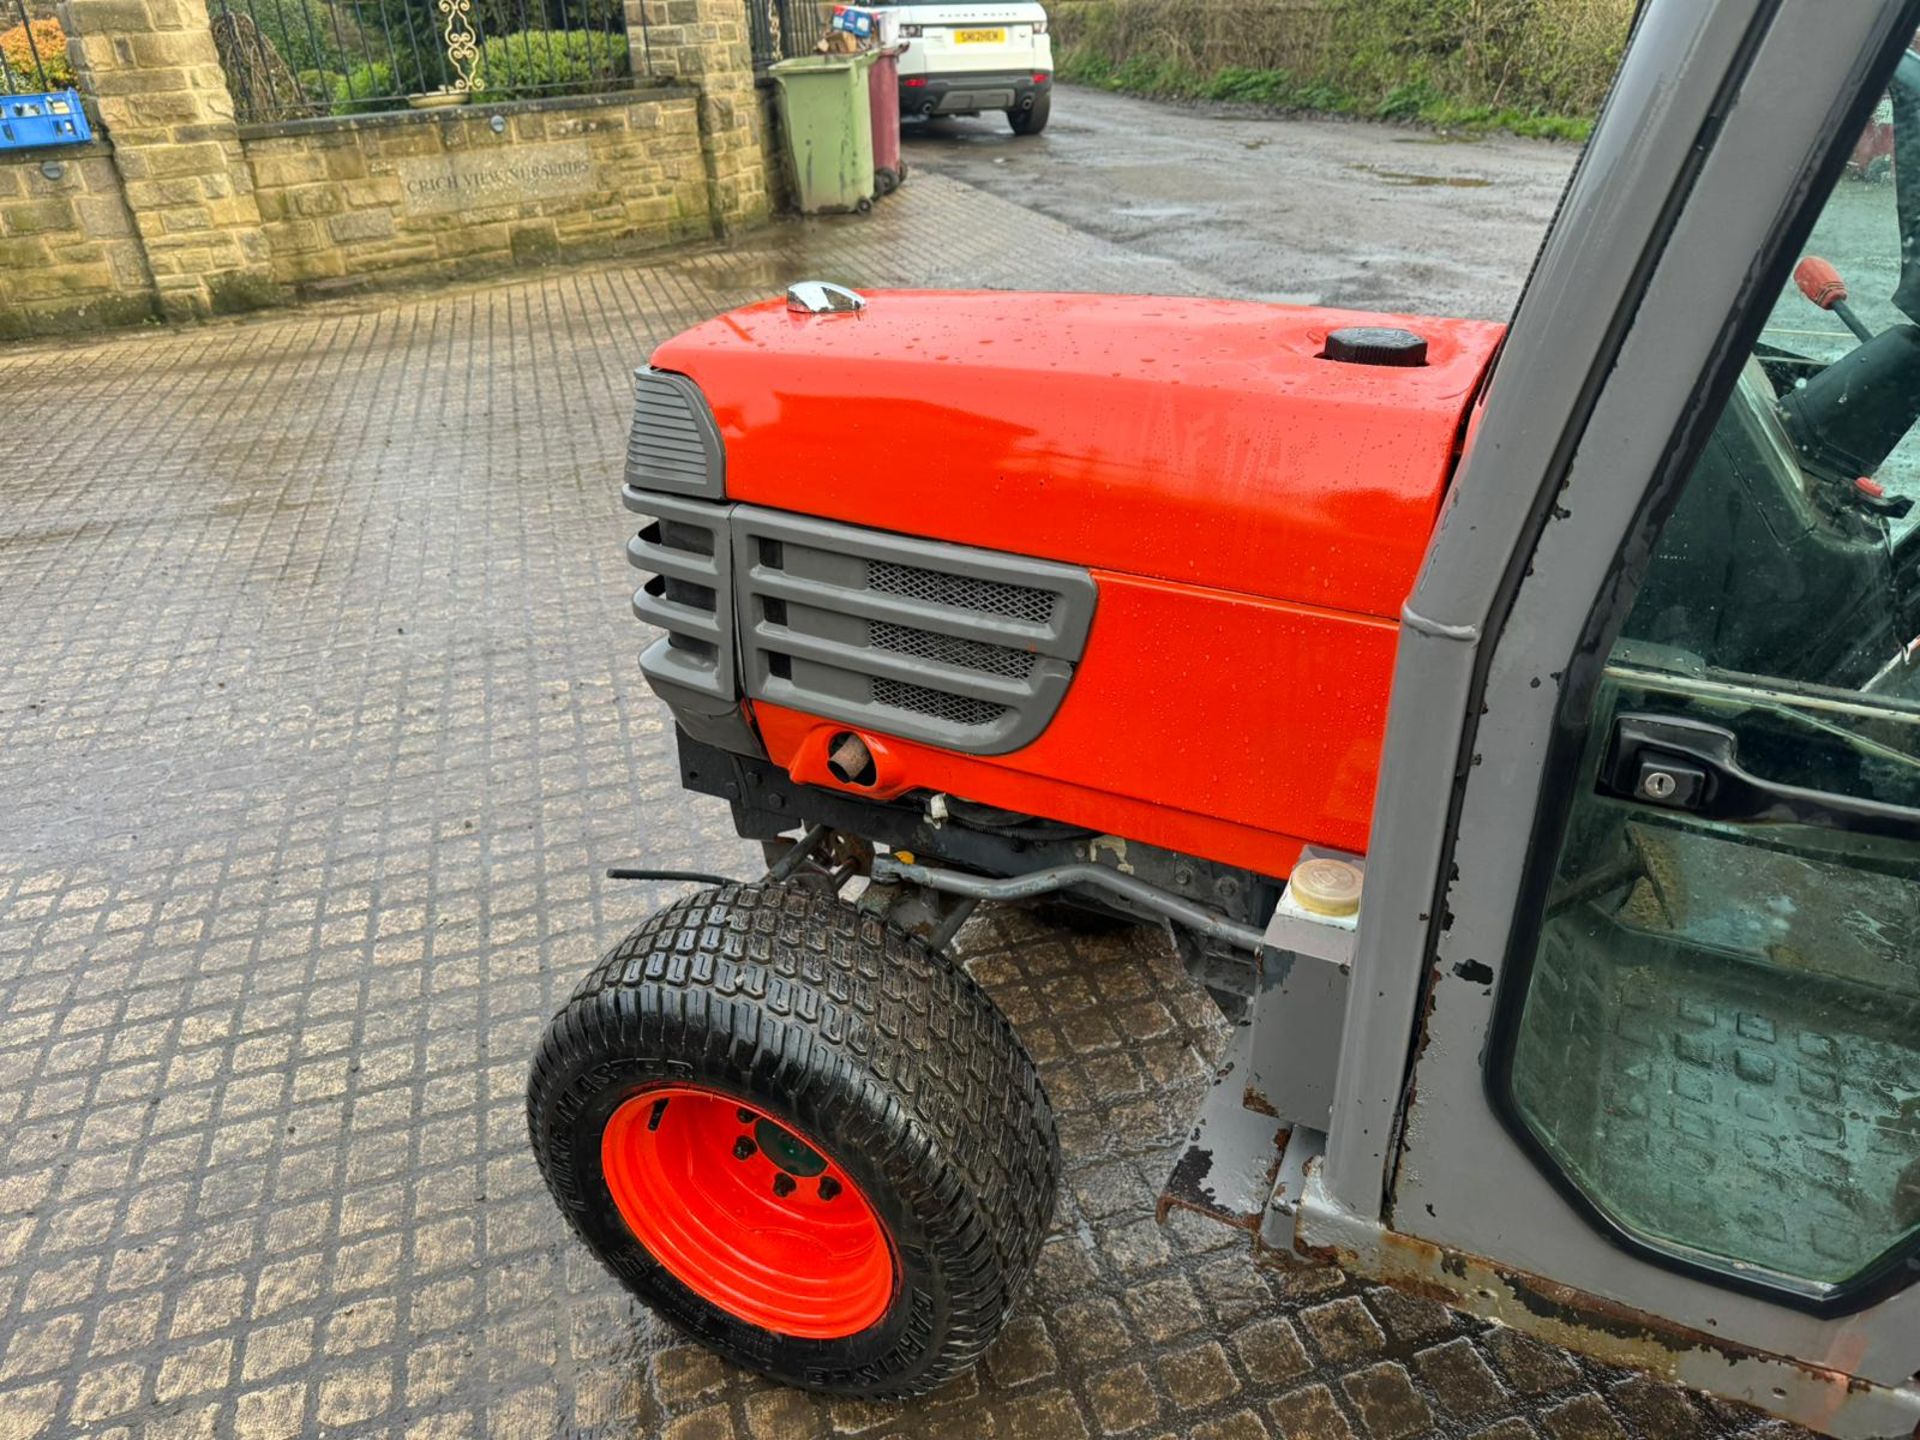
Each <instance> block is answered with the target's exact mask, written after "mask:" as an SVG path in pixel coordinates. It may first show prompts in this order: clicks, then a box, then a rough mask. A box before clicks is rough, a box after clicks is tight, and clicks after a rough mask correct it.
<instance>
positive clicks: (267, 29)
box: [243, 0, 366, 73]
mask: <svg viewBox="0 0 1920 1440" xmlns="http://www.w3.org/2000/svg"><path fill="white" fill-rule="evenodd" d="M243 8H244V7H243ZM248 13H249V14H251V15H252V16H253V23H254V24H255V25H256V26H257V27H259V30H260V33H261V35H263V36H265V37H266V39H267V40H268V41H269V42H270V43H271V44H272V45H273V48H274V53H276V54H277V55H279V57H280V58H281V59H282V60H284V61H286V62H287V68H288V69H289V70H292V71H294V72H296V73H297V72H299V71H302V70H345V69H347V67H348V66H349V65H350V64H351V63H352V61H353V57H354V56H356V55H364V54H365V53H366V42H365V40H364V39H363V38H362V36H361V34H360V27H359V25H358V23H357V22H356V21H355V20H354V18H353V13H352V12H351V11H350V10H346V9H343V8H340V7H336V6H333V5H330V4H328V3H327V0H254V4H253V6H252V7H251V9H250V10H248Z"/></svg>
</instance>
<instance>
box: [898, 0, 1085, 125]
mask: <svg viewBox="0 0 1920 1440" xmlns="http://www.w3.org/2000/svg"><path fill="white" fill-rule="evenodd" d="M875 11H876V14H878V15H880V16H891V17H895V18H896V19H897V22H898V25H899V30H898V31H897V39H898V40H899V41H900V42H901V43H903V44H905V46H906V47H907V48H906V51H905V53H903V54H902V55H901V56H900V114H901V115H902V116H903V117H907V118H912V117H915V116H925V115H978V114H980V113H981V112H982V111H986V110H1001V111H1004V112H1005V113H1006V117H1007V123H1008V124H1009V125H1011V126H1013V131H1014V134H1016V135H1038V134H1039V133H1040V132H1041V131H1042V130H1044V129H1046V128H1047V115H1048V112H1049V111H1050V110H1051V109H1052V108H1053V41H1052V40H1051V39H1049V38H1048V36H1047V12H1046V11H1045V10H1043V9H1041V8H1040V6H1038V5H1036V4H1034V3H1032V0H1017V3H1013V4H1002V5H993V4H972V5H884V6H876V7H875ZM882 24H883V26H884V25H885V21H884V20H883V21H882Z"/></svg>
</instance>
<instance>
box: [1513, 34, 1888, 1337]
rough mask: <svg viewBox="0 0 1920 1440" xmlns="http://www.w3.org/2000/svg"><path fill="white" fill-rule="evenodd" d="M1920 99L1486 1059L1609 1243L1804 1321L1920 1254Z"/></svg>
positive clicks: (1581, 801) (1653, 588) (1709, 492)
mask: <svg viewBox="0 0 1920 1440" xmlns="http://www.w3.org/2000/svg"><path fill="white" fill-rule="evenodd" d="M1916 82H1920V60H1915V59H1914V58H1913V57H1911V56H1909V57H1908V60H1907V61H1905V62H1903V64H1902V69H1901V72H1900V76H1899V77H1898V78H1897V79H1896V82H1895V85H1894V88H1893V92H1892V95H1891V97H1890V99H1889V101H1888V103H1887V104H1885V105H1883V107H1882V111H1881V114H1880V115H1879V116H1878V117H1877V118H1876V122H1875V124H1874V125H1873V126H1872V127H1870V128H1869V130H1868V132H1867V134H1866V135H1864V136H1863V137H1861V139H1860V142H1859V144H1858V145H1857V146H1856V148H1855V151H1854V156H1853V160H1852V161H1851V162H1850V163H1849V165H1848V168H1847V171H1846V173H1845V175H1844V176H1843V177H1842V178H1841V179H1840V180H1839V181H1838V182H1837V184H1836V186H1835V188H1834V190H1833V192H1832V194H1831V195H1830V197H1829V198H1828V200H1827V202H1826V204H1825V207H1824V209H1823V211H1822V213H1821V215H1820V218H1819V220H1818V223H1817V224H1816V226H1815V228H1814V231H1813V235H1812V239H1811V240H1810V241H1809V244H1808V247H1807V254H1808V255H1809V256H1811V257H1816V258H1817V260H1818V261H1820V262H1823V263H1804V262H1803V264H1802V266H1801V270H1800V281H1799V282H1798V283H1789V284H1788V285H1787V286H1786V287H1785V288H1784V290H1783V291H1782V293H1781V294H1780V296H1779V298H1778V300H1777V303H1775V304H1773V305H1772V307H1771V310H1770V314H1769V315H1768V317H1767V320H1766V324H1765V327H1764V329H1763V332H1762V334H1761V338H1760V341H1759V343H1758V344H1757V345H1756V346H1755V347H1754V350H1753V353H1752V355H1751V356H1750V358H1749V359H1748V361H1747V363H1746V365H1745V366H1744V368H1743V370H1742V373H1741V375H1740V377H1739V380H1738V383H1737V384H1736V386H1735V388H1734V391H1733V394H1732V396H1731V398H1730V399H1729V400H1728V402H1727V404H1726V406H1725V408H1724V410H1723V411H1722V413H1721V415H1720V417H1719V420H1718V422H1717V425H1716V427H1715V429H1714V431H1713V434H1712V437H1711V439H1710V441H1709V443H1708V445H1707V447H1706V449H1705V451H1704V453H1703V454H1702V456H1701V458H1700V459H1699V461H1698V462H1697V464H1696V466H1695V468H1694V470H1693V473H1692V474H1691V476H1690V477H1689V479H1688V481H1687V483H1686V486H1685V489H1684V491H1683V492H1682V494H1681V496H1680V498H1679V500H1678V503H1677V506H1676V508H1675V510H1674V512H1673V514H1672V516H1671V518H1670V519H1669V520H1668V522H1667V524H1666V525H1665V527H1664V529H1663V530H1662V532H1661V535H1660V537H1659V541H1658V546H1657V549H1656V552H1655V555H1654V558H1653V560H1652V562H1651V565H1650V567H1649V570H1648V572H1647V575H1646V578H1645V580H1644V582H1643V584H1642V586H1641V588H1640V591H1639V593H1638V595H1637V597H1636V599H1635V601H1634V604H1633V607H1632V609H1631V611H1630V613H1629V614H1628V616H1627V617H1626V619H1625V621H1624V623H1623V624H1622V626H1621V628H1620V638H1619V639H1618V641H1617V642H1616V643H1615V645H1614V647H1613V650H1612V652H1611V656H1610V660H1609V664H1608V667H1607V672H1606V677H1605V680H1604V682H1603V683H1602V684H1601V686H1600V687H1599V690H1598V693H1597V697H1596V700H1595V702H1594V709H1593V712H1592V715H1591V717H1590V719H1591V725H1590V729H1589V732H1588V733H1589V740H1588V742H1587V747H1586V751H1585V753H1584V755H1583V757H1582V759H1581V765H1580V770H1579V773H1578V774H1577V775H1576V776H1575V777H1574V784H1575V785H1576V787H1577V789H1576V794H1577V797H1578V798H1577V799H1576V800H1575V802H1574V806H1573V812H1572V816H1571V819H1570V822H1569V825H1568V828H1567V831H1566V833H1565V835H1564V837H1563V839H1562V842H1561V849H1560V854H1559V858H1558V862H1557V865H1556V869H1555V872H1554V880H1553V884H1552V887H1551V889H1550V892H1549V894H1548V896H1547V899H1546V908H1545V913H1544V919H1543V921H1542V924H1541V928H1540V930H1539V932H1538V941H1537V944H1536V945H1535V946H1534V947H1533V948H1532V951H1531V954H1530V956H1523V963H1522V965H1521V966H1520V967H1518V968H1516V970H1515V972H1514V975H1513V977H1512V979H1513V982H1514V983H1515V985H1516V986H1517V988H1516V991H1515V996H1516V997H1517V1003H1515V1004H1512V1005H1511V1006H1510V1007H1509V1008H1508V1009H1507V1011H1506V1012H1505V1014H1506V1017H1507V1018H1506V1022H1505V1023H1506V1025H1507V1029H1506V1031H1505V1032H1504V1035H1503V1037H1502V1043H1501V1045H1499V1046H1497V1047H1496V1049H1495V1052H1494V1058H1493V1061H1492V1063H1493V1067H1494V1073H1493V1077H1492V1078H1493V1081H1494V1091H1495V1094H1496V1096H1497V1097H1499V1099H1500V1101H1501V1103H1502V1105H1503V1107H1504V1108H1505V1109H1506V1111H1507V1115H1508V1119H1509V1121H1510V1123H1512V1124H1514V1125H1515V1127H1516V1128H1517V1129H1518V1130H1519V1131H1520V1132H1521V1133H1522V1135H1523V1138H1525V1139H1527V1140H1528V1141H1529V1144H1530V1147H1531V1148H1533V1150H1534V1152H1535V1154H1536V1156H1537V1157H1538V1159H1539V1160H1540V1161H1541V1163H1542V1164H1543V1165H1545V1166H1546V1167H1547V1168H1548V1169H1549V1171H1550V1172H1552V1173H1553V1174H1554V1175H1555V1176H1556V1178H1557V1179H1559V1180H1560V1181H1561V1182H1562V1183H1563V1185H1564V1186H1565V1187H1566V1188H1567V1189H1568V1190H1569V1191H1570V1192H1571V1193H1574V1194H1575V1195H1577V1196H1578V1198H1579V1199H1580V1200H1581V1201H1582V1202H1583V1204H1584V1205H1585V1206H1586V1207H1587V1208H1588V1209H1589V1211H1590V1213H1591V1214H1592V1216H1593V1217H1594V1218H1595V1220H1596V1221H1597V1223H1599V1224H1601V1225H1602V1226H1604V1227H1605V1228H1608V1229H1609V1230H1611V1231H1613V1232H1614V1233H1615V1234H1616V1236H1617V1237H1618V1238H1620V1239H1622V1240H1623V1241H1625V1242H1626V1243H1628V1244H1629V1245H1630V1246H1632V1247H1634V1248H1637V1249H1640V1250H1642V1251H1643V1252H1645V1253H1648V1254H1649V1255H1650V1256H1651V1257H1652V1258H1655V1259H1656V1260H1665V1261H1667V1262H1669V1263H1671V1264H1673V1265H1675V1266H1676V1267H1679V1268H1683V1269H1688V1270H1693V1271H1707V1272H1713V1273H1718V1274H1720V1275H1722V1276H1725V1277H1727V1279H1728V1280H1729V1281H1731V1282H1733V1283H1737V1284H1739V1285H1740V1286H1742V1287H1743V1288H1749V1289H1751V1288H1755V1287H1758V1288H1763V1289H1769V1290H1772V1291H1776V1292H1778V1293H1779V1294H1781V1295H1782V1296H1785V1297H1787V1298H1788V1299H1789V1300H1790V1301H1793V1302H1796V1303H1803V1304H1806V1305H1808V1306H1809V1307H1810V1308H1820V1307H1822V1306H1827V1307H1832V1306H1835V1305H1837V1304H1838V1303H1840V1302H1843V1301H1845V1300H1846V1299H1847V1297H1850V1296H1860V1295H1864V1294H1866V1293H1867V1292H1869V1291H1872V1290H1874V1289H1875V1287H1879V1288H1880V1289H1885V1288H1887V1287H1889V1286H1892V1285H1897V1284H1900V1283H1904V1280H1905V1279H1908V1278H1911V1275H1912V1273H1913V1271H1912V1270H1911V1269H1909V1268H1907V1267H1906V1266H1905V1265H1904V1261H1905V1258H1906V1257H1907V1256H1908V1255H1911V1254H1912V1253H1914V1252H1915V1251H1916V1250H1920V643H1916V637H1920V513H1916V508H1915V506H1914V505H1913V503H1912V502H1913V501H1914V500H1915V499H1920V427H1916V424H1915V421H1916V418H1920V327H1917V326H1916V321H1917V320H1920V247H1916V246H1915V245H1914V243H1913V241H1912V239H1911V238H1909V239H1908V240H1907V241H1906V243H1905V244H1903V236H1904V237H1914V236H1916V235H1920V118H1917V117H1920V83H1916ZM1909 149H1911V151H1912V164H1911V165H1910V166H1908V167H1907V173H1906V176H1905V178H1904V180H1903V178H1902V170H1901V167H1900V164H1899V161H1900V160H1901V159H1902V158H1904V157H1905V156H1906V154H1907V152H1908V150H1909ZM1903 216H1904V217H1905V218H1904V220H1903ZM1903 256H1904V257H1907V258H1906V259H1905V260H1903ZM1835 277H1838V279H1837V281H1836V279H1835ZM1843 291H1844V298H1841V297H1842V292H1843Z"/></svg>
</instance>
